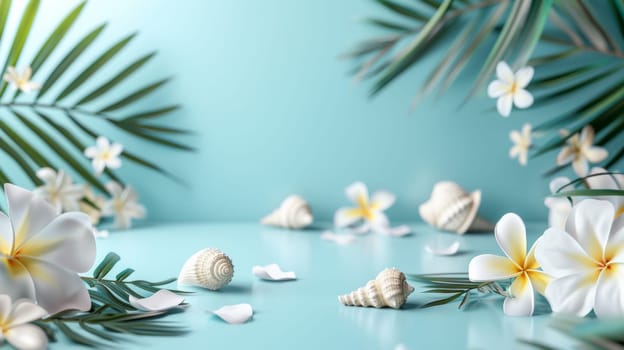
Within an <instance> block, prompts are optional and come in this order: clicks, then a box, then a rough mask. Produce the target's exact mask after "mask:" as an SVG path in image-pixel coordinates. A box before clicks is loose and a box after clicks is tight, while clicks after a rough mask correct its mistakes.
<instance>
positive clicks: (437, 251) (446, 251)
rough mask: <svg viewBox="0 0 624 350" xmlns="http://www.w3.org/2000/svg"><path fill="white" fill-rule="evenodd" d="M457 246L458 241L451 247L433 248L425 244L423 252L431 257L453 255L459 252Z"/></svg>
mask: <svg viewBox="0 0 624 350" xmlns="http://www.w3.org/2000/svg"><path fill="white" fill-rule="evenodd" d="M459 246H460V244H459V241H455V242H453V243H452V244H451V245H449V246H447V247H442V248H438V247H436V248H434V247H432V246H431V245H429V244H427V245H426V246H425V250H426V251H427V253H429V254H433V255H443V256H444V255H455V254H457V252H458V251H459Z"/></svg>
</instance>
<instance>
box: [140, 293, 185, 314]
mask: <svg viewBox="0 0 624 350" xmlns="http://www.w3.org/2000/svg"><path fill="white" fill-rule="evenodd" d="M128 302H129V303H130V305H132V306H134V307H135V308H137V309H139V310H143V311H163V310H168V309H172V308H174V307H176V306H178V305H180V304H182V303H183V302H184V298H183V297H181V296H179V295H177V294H176V293H174V292H172V291H169V290H166V289H160V290H159V291H157V292H156V293H154V294H152V295H151V296H149V297H147V298H136V297H135V296H133V295H130V297H129V298H128Z"/></svg>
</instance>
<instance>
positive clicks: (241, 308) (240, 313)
mask: <svg viewBox="0 0 624 350" xmlns="http://www.w3.org/2000/svg"><path fill="white" fill-rule="evenodd" d="M212 313H213V314H215V315H217V316H219V317H220V318H221V319H222V320H224V321H225V322H227V323H232V324H241V323H245V322H247V320H249V319H250V318H251V317H252V316H253V309H252V308H251V305H249V304H236V305H226V306H223V307H222V308H220V309H218V310H214V311H213V312H212Z"/></svg>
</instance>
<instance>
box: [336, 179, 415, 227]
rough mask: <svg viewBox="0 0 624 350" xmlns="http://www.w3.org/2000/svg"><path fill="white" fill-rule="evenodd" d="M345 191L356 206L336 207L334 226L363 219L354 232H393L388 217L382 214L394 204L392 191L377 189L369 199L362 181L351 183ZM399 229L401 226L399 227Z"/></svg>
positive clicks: (349, 223)
mask: <svg viewBox="0 0 624 350" xmlns="http://www.w3.org/2000/svg"><path fill="white" fill-rule="evenodd" d="M345 193H346V195H347V197H348V198H349V199H350V200H351V201H352V202H353V203H355V204H356V207H355V208H340V209H338V210H337V211H336V214H335V215H334V225H335V226H336V227H339V228H340V227H347V226H350V225H353V224H355V223H357V222H359V221H364V223H363V225H362V226H360V227H358V228H356V229H355V231H356V232H358V233H365V232H368V231H370V230H372V231H376V232H381V233H388V234H391V235H392V234H393V233H392V232H390V231H394V228H390V227H389V226H390V223H389V221H388V217H387V216H386V214H384V210H386V209H388V208H390V207H391V206H392V204H394V201H395V196H394V195H393V194H392V193H390V192H387V191H377V192H375V193H374V194H373V196H372V198H371V199H370V200H369V198H368V189H367V188H366V185H365V184H364V183H362V182H355V183H353V184H351V185H350V186H349V187H347V189H346V190H345ZM401 229H403V228H402V227H401ZM401 231H403V230H401ZM399 233H403V232H399ZM403 234H404V233H403ZM397 235H400V234H397Z"/></svg>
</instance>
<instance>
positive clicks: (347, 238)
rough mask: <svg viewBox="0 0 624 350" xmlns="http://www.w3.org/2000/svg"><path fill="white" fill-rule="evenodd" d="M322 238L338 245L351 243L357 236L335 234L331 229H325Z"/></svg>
mask: <svg viewBox="0 0 624 350" xmlns="http://www.w3.org/2000/svg"><path fill="white" fill-rule="evenodd" d="M321 239H322V240H325V241H331V242H334V243H336V244H338V245H346V244H351V243H353V242H354V241H355V236H354V235H352V234H350V233H348V234H335V233H333V232H331V231H325V232H323V233H322V234H321Z"/></svg>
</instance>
